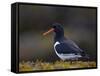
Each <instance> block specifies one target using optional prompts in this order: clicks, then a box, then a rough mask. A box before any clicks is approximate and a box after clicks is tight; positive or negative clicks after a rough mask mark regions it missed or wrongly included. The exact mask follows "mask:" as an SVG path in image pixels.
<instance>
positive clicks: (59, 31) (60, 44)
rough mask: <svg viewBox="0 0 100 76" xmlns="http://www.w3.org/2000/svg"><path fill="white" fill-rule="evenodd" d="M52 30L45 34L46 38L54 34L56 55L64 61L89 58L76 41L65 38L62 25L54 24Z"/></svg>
mask: <svg viewBox="0 0 100 76" xmlns="http://www.w3.org/2000/svg"><path fill="white" fill-rule="evenodd" d="M50 27H51V28H50V29H49V30H48V31H47V32H44V33H43V35H44V36H46V35H47V34H49V33H50V32H54V33H55V36H54V44H53V46H54V51H55V53H56V55H57V56H58V57H59V58H60V59H61V60H63V61H65V60H78V59H81V58H89V56H88V55H87V54H86V52H85V51H83V50H82V49H81V48H80V47H79V46H78V45H77V44H76V43H75V42H74V41H72V40H71V39H69V38H67V37H65V36H64V29H63V26H62V24H60V23H53V24H51V25H50Z"/></svg>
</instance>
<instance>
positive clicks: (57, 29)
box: [43, 23, 64, 36]
mask: <svg viewBox="0 0 100 76" xmlns="http://www.w3.org/2000/svg"><path fill="white" fill-rule="evenodd" d="M50 26H51V29H49V30H48V31H47V32H45V33H43V35H44V36H45V35H47V34H49V33H50V32H55V33H56V34H59V35H60V34H63V33H64V30H63V27H62V25H61V24H59V23H54V24H52V25H50Z"/></svg>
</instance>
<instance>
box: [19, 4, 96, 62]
mask: <svg viewBox="0 0 100 76" xmlns="http://www.w3.org/2000/svg"><path fill="white" fill-rule="evenodd" d="M55 22H58V23H60V24H62V26H63V28H64V32H65V36H66V37H68V38H70V39H72V40H73V41H74V42H75V43H76V44H77V45H78V46H79V47H80V48H81V49H83V50H85V51H86V52H87V53H88V54H89V55H90V56H91V59H95V58H96V31H97V30H96V26H97V25H96V9H95V8H81V7H68V6H66V7H61V6H40V5H20V7H19V45H20V46H19V60H20V61H22V60H27V61H30V60H31V61H35V60H37V59H42V60H43V61H55V60H59V58H58V56H57V55H56V54H55V51H54V49H53V38H54V33H51V34H49V35H47V36H43V35H42V34H43V33H44V32H46V31H47V30H48V29H49V28H50V25H51V24H52V23H55Z"/></svg>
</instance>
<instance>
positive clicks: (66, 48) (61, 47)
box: [55, 43, 80, 54]
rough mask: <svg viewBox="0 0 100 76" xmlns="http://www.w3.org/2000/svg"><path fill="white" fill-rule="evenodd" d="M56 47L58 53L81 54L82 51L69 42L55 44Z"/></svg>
mask: <svg viewBox="0 0 100 76" xmlns="http://www.w3.org/2000/svg"><path fill="white" fill-rule="evenodd" d="M55 49H56V51H57V52H58V53H64V54H71V53H74V54H79V53H80V52H79V51H78V50H79V49H76V48H73V46H72V45H70V44H69V43H60V44H58V45H56V46H55Z"/></svg>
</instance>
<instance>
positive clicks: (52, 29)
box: [43, 28, 54, 36]
mask: <svg viewBox="0 0 100 76" xmlns="http://www.w3.org/2000/svg"><path fill="white" fill-rule="evenodd" d="M52 31H54V28H51V29H50V30H48V31H47V32H45V33H43V35H44V36H45V35H47V34H49V33H50V32H52Z"/></svg>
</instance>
